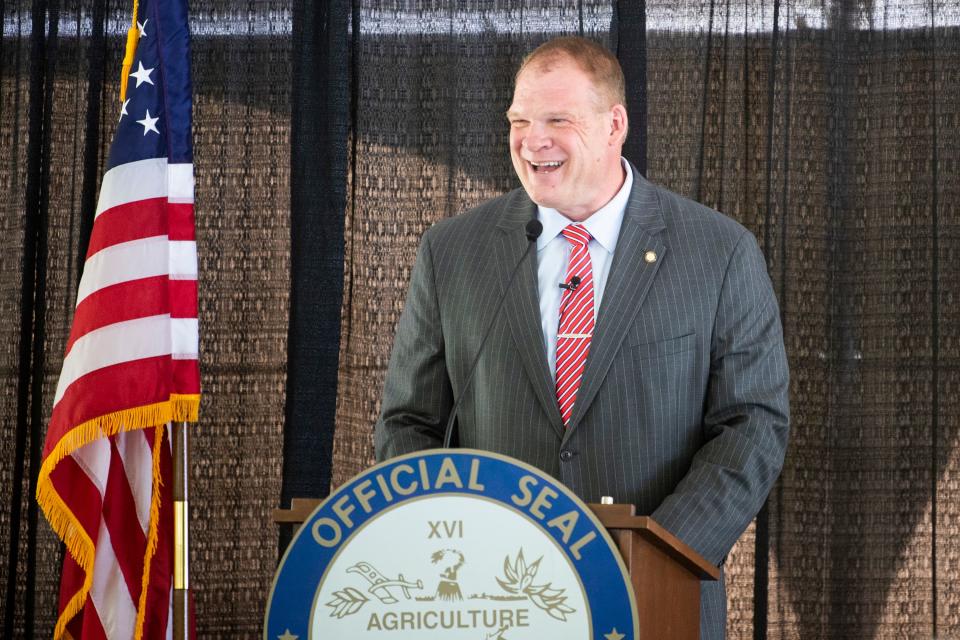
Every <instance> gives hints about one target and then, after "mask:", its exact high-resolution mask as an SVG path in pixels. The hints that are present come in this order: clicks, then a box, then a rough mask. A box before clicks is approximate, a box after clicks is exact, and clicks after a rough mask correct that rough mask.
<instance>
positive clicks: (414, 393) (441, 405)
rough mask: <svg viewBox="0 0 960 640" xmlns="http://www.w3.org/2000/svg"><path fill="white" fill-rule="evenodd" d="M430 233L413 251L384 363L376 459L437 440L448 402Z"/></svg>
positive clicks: (435, 443)
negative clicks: (402, 301)
mask: <svg viewBox="0 0 960 640" xmlns="http://www.w3.org/2000/svg"><path fill="white" fill-rule="evenodd" d="M430 236H431V234H430V232H429V231H428V232H427V233H426V234H425V235H424V238H423V240H422V241H421V243H420V248H419V250H418V252H417V259H416V262H415V263H414V267H413V273H412V274H411V277H410V289H409V291H408V292H407V299H406V303H405V304H404V309H403V313H402V314H401V315H400V322H399V324H398V326H397V332H396V337H395V339H394V344H393V352H392V353H391V355H390V364H389V365H388V367H387V377H386V382H385V384H384V390H383V403H382V407H381V412H380V418H379V419H378V420H377V423H376V427H375V428H374V445H375V448H376V457H377V460H378V461H379V460H386V459H387V458H392V457H394V456H398V455H402V454H404V453H410V452H412V451H419V450H422V449H429V448H432V447H439V446H441V444H442V443H443V431H444V428H445V427H446V420H447V416H448V415H449V412H450V408H451V405H452V396H453V394H452V391H451V386H450V380H449V377H448V375H447V368H446V362H445V358H444V339H443V329H442V326H441V319H440V309H439V305H438V302H437V289H436V279H435V275H434V268H433V260H432V256H431V250H430Z"/></svg>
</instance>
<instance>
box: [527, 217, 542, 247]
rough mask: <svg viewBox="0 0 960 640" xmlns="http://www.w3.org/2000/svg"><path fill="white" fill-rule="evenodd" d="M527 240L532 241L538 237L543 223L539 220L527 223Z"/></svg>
mask: <svg viewBox="0 0 960 640" xmlns="http://www.w3.org/2000/svg"><path fill="white" fill-rule="evenodd" d="M526 232H527V240H529V241H530V242H533V241H534V240H536V239H537V238H539V237H540V234H541V233H543V225H542V224H541V223H540V221H539V220H531V221H530V222H528V223H527V226H526Z"/></svg>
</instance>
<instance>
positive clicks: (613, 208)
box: [537, 158, 633, 254]
mask: <svg viewBox="0 0 960 640" xmlns="http://www.w3.org/2000/svg"><path fill="white" fill-rule="evenodd" d="M620 164H621V165H622V166H623V168H624V170H625V171H626V174H627V176H626V178H625V179H624V181H623V186H622V187H620V190H619V191H617V195H615V196H613V198H612V199H611V200H610V202H608V203H607V204H605V205H603V206H602V207H600V208H599V209H598V210H597V211H596V213H594V214H593V215H591V216H590V217H589V218H587V219H586V220H584V221H583V222H582V223H581V224H582V225H583V226H584V227H585V228H586V230H587V231H589V232H590V235H591V236H593V239H594V240H596V241H597V242H598V243H600V246H601V247H603V248H604V249H606V250H607V252H608V253H610V254H613V252H614V250H615V249H616V248H617V238H618V237H619V236H620V226H621V225H622V224H623V215H624V212H625V211H626V210H627V200H629V199H630V190H631V189H632V188H633V171H632V170H631V169H630V163H629V162H627V161H626V160H624V159H623V158H620ZM537 219H538V220H539V221H540V223H541V224H543V233H541V234H540V237H539V238H537V251H540V250H541V249H543V248H544V247H546V246H547V245H548V244H549V243H550V242H551V241H552V240H553V239H554V238H556V237H557V236H558V235H559V234H560V232H561V231H563V230H564V229H565V228H566V226H567V225H568V224H570V223H571V220H570V219H569V218H567V217H566V216H565V215H563V214H562V213H560V212H559V211H557V210H556V209H551V208H549V207H541V206H540V205H537Z"/></svg>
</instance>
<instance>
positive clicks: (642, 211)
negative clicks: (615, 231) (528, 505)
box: [554, 169, 667, 431]
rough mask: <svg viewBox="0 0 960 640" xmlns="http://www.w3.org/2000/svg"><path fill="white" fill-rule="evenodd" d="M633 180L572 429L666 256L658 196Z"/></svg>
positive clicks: (637, 177)
mask: <svg viewBox="0 0 960 640" xmlns="http://www.w3.org/2000/svg"><path fill="white" fill-rule="evenodd" d="M633 176H634V178H633V179H634V182H633V189H632V190H631V193H630V199H629V200H628V201H627V208H626V211H625V212H624V217H623V225H622V227H621V229H620V237H619V238H618V239H617V248H616V250H615V252H614V255H613V263H612V264H611V266H610V274H609V275H608V276H607V285H606V288H605V289H604V292H603V300H602V301H601V303H600V311H599V314H598V317H597V325H596V328H595V329H594V333H593V336H594V337H593V341H592V343H591V345H590V353H589V355H588V356H587V365H586V369H585V371H584V374H583V379H582V382H581V385H580V390H579V391H578V392H577V400H576V403H575V404H574V406H573V414H572V415H571V416H570V429H569V430H571V431H572V430H573V429H575V428H576V426H577V425H578V424H579V422H580V421H581V420H582V419H583V416H584V415H586V412H587V410H588V409H589V408H590V404H591V403H592V402H593V400H594V398H596V395H597V391H598V390H599V389H600V386H601V384H602V383H603V379H604V378H605V377H606V375H607V371H609V369H610V365H611V364H612V363H613V359H614V356H616V354H617V352H618V351H619V350H620V345H621V344H622V343H623V340H624V337H625V336H626V334H627V329H629V327H630V326H631V325H632V324H633V321H634V319H635V318H636V316H637V312H638V311H639V310H640V306H641V305H642V304H643V300H644V298H646V295H647V292H648V291H649V290H650V285H651V284H652V283H653V279H654V277H655V276H656V274H657V271H658V270H659V268H660V264H661V263H662V262H663V258H664V256H665V255H666V253H667V246H666V245H665V244H664V243H663V241H662V238H660V237H659V233H660V231H662V230H663V229H664V228H665V222H664V218H663V212H662V211H661V208H660V201H659V198H658V196H657V192H656V190H655V189H654V188H653V186H652V185H651V184H650V183H649V182H647V181H646V180H644V179H643V178H641V177H640V174H639V173H637V170H636V169H633ZM648 252H653V254H654V255H652V256H650V258H655V259H653V261H648ZM554 404H556V403H554Z"/></svg>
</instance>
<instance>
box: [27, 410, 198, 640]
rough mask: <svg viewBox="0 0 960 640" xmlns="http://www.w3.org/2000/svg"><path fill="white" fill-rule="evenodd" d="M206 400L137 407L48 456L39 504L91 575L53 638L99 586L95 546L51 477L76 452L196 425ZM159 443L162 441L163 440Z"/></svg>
mask: <svg viewBox="0 0 960 640" xmlns="http://www.w3.org/2000/svg"><path fill="white" fill-rule="evenodd" d="M199 409H200V395H199V394H196V395H193V394H191V395H177V394H171V395H170V399H169V400H166V401H164V402H157V403H155V404H149V405H144V406H141V407H133V408H131V409H124V410H122V411H115V412H113V413H108V414H106V415H102V416H99V417H97V418H93V419H92V420H88V421H86V422H84V423H82V424H79V425H77V426H76V427H74V428H73V429H71V430H70V431H69V432H68V433H67V434H66V435H64V436H63V437H62V438H60V441H59V442H57V444H56V446H55V447H54V448H53V450H52V451H51V452H50V453H49V455H47V457H46V459H45V460H44V461H43V465H42V466H41V467H40V475H39V477H38V478H37V503H38V504H39V505H40V508H41V509H42V510H43V513H44V515H45V516H46V518H47V520H48V521H49V522H50V526H51V527H53V530H54V531H55V532H56V533H57V535H58V536H60V539H61V540H63V542H64V544H65V545H66V547H67V551H68V552H69V553H70V555H71V556H73V559H74V560H76V562H77V564H78V565H80V568H81V569H83V570H84V572H85V573H86V575H85V577H84V581H83V586H82V587H81V588H80V590H79V591H78V592H77V593H75V594H74V595H73V597H72V598H70V601H69V602H68V603H67V606H66V607H65V608H64V610H63V613H62V614H61V615H60V618H59V619H58V620H57V625H56V627H55V629H54V633H53V637H54V638H55V639H60V638H63V637H64V635H65V633H66V626H67V623H68V622H70V620H72V619H73V617H74V616H76V615H77V614H78V613H80V610H81V609H82V608H83V605H84V603H85V602H86V600H87V595H88V594H89V593H90V586H91V585H92V584H93V559H94V544H93V541H92V540H91V539H90V537H89V536H88V535H87V532H86V531H85V530H84V529H83V527H82V526H81V524H80V522H79V520H78V519H77V517H76V515H74V513H73V512H72V511H71V510H70V509H69V508H68V507H67V505H66V504H65V503H64V501H63V499H62V498H61V497H60V494H59V493H57V491H56V490H55V489H54V487H53V481H52V480H51V479H50V474H51V473H53V470H54V469H55V468H56V466H57V464H58V463H59V462H60V461H61V460H63V459H64V458H66V457H67V456H68V455H70V454H71V453H73V452H74V451H76V450H78V449H80V448H81V447H84V446H86V445H88V444H90V443H91V442H93V441H94V440H98V439H100V438H105V437H110V436H114V435H116V434H118V433H120V432H122V431H134V430H136V429H145V428H147V427H163V426H164V425H166V424H167V423H168V422H172V421H177V422H196V421H197V419H198V417H199ZM156 437H157V438H162V437H163V431H162V429H157V435H156ZM158 442H159V440H158ZM159 451H160V447H159V446H155V447H154V453H153V497H152V498H151V505H150V531H149V533H148V538H147V552H146V556H145V558H144V574H143V580H144V584H146V580H147V576H148V575H149V571H150V561H151V560H152V559H153V555H154V552H155V551H156V548H157V520H158V515H159V513H160V502H159V499H160V493H159V490H158V489H159V486H160V459H159V457H158V455H159ZM145 594H146V589H145V588H144V590H143V592H142V593H141V594H140V603H139V605H138V607H137V626H136V630H137V631H136V638H137V639H138V640H139V638H140V637H141V634H142V632H143V616H144V611H143V609H144V607H143V603H144V601H145V600H144V598H145Z"/></svg>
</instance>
